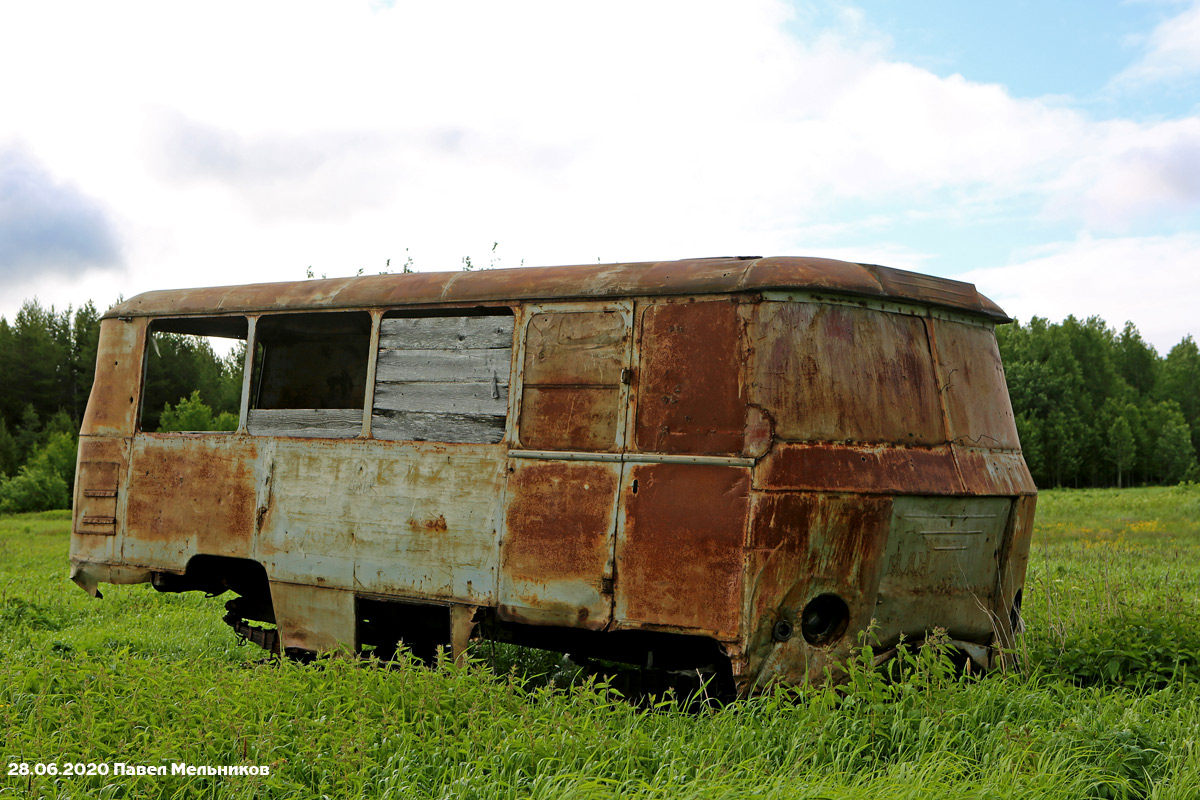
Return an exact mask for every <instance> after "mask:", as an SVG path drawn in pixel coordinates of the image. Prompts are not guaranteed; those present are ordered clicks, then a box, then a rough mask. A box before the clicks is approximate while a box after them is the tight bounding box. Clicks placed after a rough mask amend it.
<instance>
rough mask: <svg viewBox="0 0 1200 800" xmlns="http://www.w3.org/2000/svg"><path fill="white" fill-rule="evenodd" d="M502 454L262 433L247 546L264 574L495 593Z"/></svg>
mask: <svg viewBox="0 0 1200 800" xmlns="http://www.w3.org/2000/svg"><path fill="white" fill-rule="evenodd" d="M504 466H505V458H504V450H503V448H502V447H500V446H499V445H468V444H458V445H437V444H419V443H416V444H415V443H399V442H396V443H393V442H374V441H341V442H339V441H330V440H304V439H278V440H273V441H270V442H269V444H268V445H267V446H265V447H264V448H262V452H261V453H260V456H259V461H258V464H257V465H256V477H257V481H258V484H257V487H258V512H257V517H258V527H259V530H258V534H257V536H256V537H255V551H254V558H255V559H256V560H258V561H260V562H261V563H262V564H263V565H264V567H266V569H267V573H268V574H269V575H270V576H271V577H272V579H275V580H284V581H292V582H312V581H314V580H316V581H318V582H321V583H323V584H324V585H326V586H332V587H337V588H343V589H352V590H355V591H360V592H369V593H373V594H379V595H385V596H399V597H409V598H425V599H436V600H458V601H461V602H464V603H471V604H483V603H491V602H494V601H495V595H496V558H497V556H496V552H497V539H498V535H497V534H498V530H497V528H498V524H499V513H500V498H501V487H502V485H503V480H504V479H503V475H504Z"/></svg>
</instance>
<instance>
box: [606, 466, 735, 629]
mask: <svg viewBox="0 0 1200 800" xmlns="http://www.w3.org/2000/svg"><path fill="white" fill-rule="evenodd" d="M749 490H750V474H749V470H748V469H744V468H738V467H719V466H696V465H691V464H627V465H626V472H625V476H624V478H623V480H622V490H621V495H622V506H623V509H622V514H623V520H622V521H623V524H621V525H620V526H619V528H618V531H617V550H616V563H617V571H616V598H615V608H614V621H615V624H616V625H617V626H618V627H636V626H638V625H642V624H644V625H649V626H650V627H652V628H671V629H677V630H685V631H688V632H694V633H707V634H709V635H712V636H715V637H717V638H734V637H736V636H737V635H738V632H739V629H740V618H741V602H742V596H741V595H742V550H743V544H744V541H745V536H746V522H747V515H748V513H749V505H750V497H749Z"/></svg>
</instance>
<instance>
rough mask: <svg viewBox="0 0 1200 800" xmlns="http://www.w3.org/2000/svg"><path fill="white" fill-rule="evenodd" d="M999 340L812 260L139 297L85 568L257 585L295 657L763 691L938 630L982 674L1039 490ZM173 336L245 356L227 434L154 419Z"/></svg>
mask: <svg viewBox="0 0 1200 800" xmlns="http://www.w3.org/2000/svg"><path fill="white" fill-rule="evenodd" d="M1007 321H1008V319H1007V317H1005V315H1004V313H1003V312H1002V311H1001V310H1000V309H999V308H998V307H997V306H996V305H995V304H993V303H992V302H991V301H989V300H988V299H987V298H985V297H983V296H981V295H979V294H978V293H977V292H976V291H975V288H974V287H973V286H971V285H970V284H965V283H959V282H956V281H951V280H945V279H939V278H933V277H929V276H924V275H917V274H914V273H908V272H902V271H899V270H893V269H888V268H884V267H878V266H872V265H862V264H853V263H846V262H840V261H832V260H827V259H809V258H757V257H755V258H718V259H697V260H691V261H676V262H660V263H639V264H609V265H591V266H577V267H546V268H526V269H512V270H489V271H482V272H461V273H440V274H434V273H418V274H408V275H382V276H372V277H361V278H349V279H343V280H310V281H303V282H296V283H280V284H260V285H251V286H236V287H224V288H214V289H198V290H187V291H160V292H150V293H146V294H142V295H139V296H137V297H134V298H133V299H131V300H127V301H125V302H123V303H121V304H120V305H118V306H116V307H114V308H113V309H111V310H110V311H109V312H108V313H107V314H106V315H105V317H104V319H103V320H102V322H101V334H100V349H99V357H98V364H97V369H96V378H95V384H94V386H93V389H92V394H91V398H90V401H89V403H88V408H87V414H86V417H85V419H84V423H83V429H82V432H81V438H80V449H79V464H78V473H77V480H76V489H75V503H74V523H73V524H74V530H73V536H72V540H71V564H72V577H73V579H74V580H75V581H76V582H77V583H78V584H79V585H80V586H81V587H83V588H84V589H86V590H88V591H89V592H91V593H93V594H97V593H98V592H97V584H98V583H102V582H107V583H136V582H147V581H148V582H152V583H153V584H154V586H155V587H156V588H158V589H160V590H164V591H185V590H204V591H208V592H222V591H225V590H226V589H230V590H233V591H234V592H236V593H237V597H236V598H235V599H234V600H233V601H232V602H230V603H229V604H228V605H227V608H229V610H230V611H229V616H228V617H227V618H226V619H227V621H228V622H229V623H230V624H231V625H233V626H234V628H235V629H236V630H237V631H238V632H239V633H241V634H242V635H244V636H246V637H248V638H251V639H253V640H254V641H256V642H257V643H259V644H262V645H263V646H265V647H268V648H271V649H277V650H286V651H288V652H291V653H294V654H295V653H305V652H319V651H326V650H330V649H334V648H338V647H343V646H344V647H347V648H351V649H353V648H360V647H362V646H364V645H367V644H373V645H375V646H377V647H379V648H383V650H384V651H385V652H386V651H388V649H389V648H390V647H391V646H394V644H395V642H396V641H397V640H403V642H404V643H405V644H408V645H411V646H413V647H414V648H417V649H419V648H429V647H431V646H432V645H435V644H446V645H449V646H451V647H452V648H453V651H454V652H455V653H458V652H461V650H462V648H463V646H464V645H465V644H466V642H467V640H468V639H469V638H470V637H472V636H484V637H488V638H496V639H501V640H509V641H514V642H518V643H522V644H531V645H535V646H539V647H545V648H549V649H555V650H561V651H564V652H570V653H572V654H577V655H580V656H584V657H587V656H596V657H602V658H605V659H611V660H617V661H627V662H630V663H638V664H642V665H643V666H644V665H647V664H653V665H654V666H655V667H660V668H663V669H667V670H671V669H678V670H683V669H703V668H714V667H715V668H717V669H719V670H722V671H723V672H724V674H725V676H726V677H727V678H728V681H729V683H730V685H731V686H733V687H736V690H737V691H738V692H739V693H746V692H749V691H753V690H755V689H756V688H758V687H762V686H764V685H766V684H768V683H770V682H773V681H783V682H789V683H800V682H804V681H806V680H820V679H822V678H823V676H824V674H825V670H826V668H827V667H836V665H837V664H838V663H840V662H841V661H843V660H844V659H845V658H846V656H847V655H848V654H849V652H850V651H851V649H852V648H854V647H855V646H856V645H858V644H859V643H861V642H863V641H870V642H871V643H872V644H874V645H875V646H876V647H877V648H882V649H885V650H886V649H887V648H889V647H892V646H894V645H895V644H896V642H897V641H899V639H900V638H901V636H902V635H903V636H905V637H906V638H908V639H909V640H913V639H917V640H919V639H921V638H922V637H924V636H926V634H927V633H928V632H929V631H931V630H933V629H934V628H942V629H944V630H945V631H947V635H948V636H949V637H950V639H952V640H953V641H954V642H955V645H956V646H957V647H959V648H960V650H961V651H962V652H964V653H965V654H966V655H968V656H969V657H970V658H971V660H972V661H974V662H975V663H976V664H978V665H979V666H984V667H986V666H988V665H990V664H991V663H992V662H993V660H994V659H995V658H996V657H997V652H998V651H997V646H1001V645H1007V644H1009V643H1011V637H1012V636H1013V633H1014V628H1015V627H1017V626H1018V625H1019V609H1020V602H1021V590H1022V586H1023V583H1024V577H1025V567H1026V561H1027V558H1028V550H1029V536H1030V531H1031V527H1032V521H1033V511H1034V504H1035V500H1036V490H1035V488H1034V486H1033V483H1032V480H1031V478H1030V475H1029V472H1028V470H1027V469H1026V466H1025V463H1024V460H1023V459H1022V456H1021V451H1020V446H1019V443H1018V441H1017V433H1016V428H1015V426H1014V420H1013V413H1012V409H1011V406H1010V403H1009V398H1008V393H1007V389H1006V385H1005V381H1004V375H1003V371H1002V367H1001V364H1000V358H999V354H998V351H997V347H996V341H995V336H994V332H993V329H994V325H995V324H997V323H1004V322H1007ZM153 331H166V332H174V333H197V334H212V333H216V334H219V335H225V336H231V337H235V338H240V339H243V340H246V341H248V343H249V346H248V347H247V355H246V365H245V377H244V383H243V389H242V397H241V409H240V414H239V425H238V429H237V431H236V432H231V433H212V432H206V433H156V432H149V431H144V430H141V429H140V426H139V419H140V406H141V405H142V396H143V393H144V391H143V380H144V377H143V376H144V370H145V366H144V361H145V360H146V358H147V352H148V340H149V337H150V336H151V333H152V332H153ZM255 622H265V623H269V624H271V623H273V624H274V626H275V627H274V628H273V629H272V628H270V627H263V626H260V625H256V624H253V623H255ZM864 637H866V638H864Z"/></svg>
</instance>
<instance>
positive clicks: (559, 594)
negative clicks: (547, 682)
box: [500, 461, 620, 629]
mask: <svg viewBox="0 0 1200 800" xmlns="http://www.w3.org/2000/svg"><path fill="white" fill-rule="evenodd" d="M619 469H620V467H619V465H616V464H600V463H587V462H554V461H551V462H543V463H539V462H526V463H518V464H515V465H514V471H513V472H512V473H511V474H510V475H509V480H508V494H507V497H508V507H507V510H506V513H505V523H504V527H505V533H504V541H503V545H502V546H501V555H500V573H501V577H500V585H501V601H502V612H504V613H503V616H505V617H507V618H510V619H517V620H521V621H532V622H535V623H537V624H560V625H579V626H581V627H585V628H593V629H594V628H601V627H603V626H604V625H605V624H606V623H607V622H608V619H609V604H610V600H611V598H610V597H609V596H608V594H607V593H606V592H605V591H604V588H605V587H604V579H605V578H606V577H609V576H610V575H611V566H610V561H611V559H612V549H613V548H612V542H613V528H614V505H615V503H616V497H617V485H618V481H619Z"/></svg>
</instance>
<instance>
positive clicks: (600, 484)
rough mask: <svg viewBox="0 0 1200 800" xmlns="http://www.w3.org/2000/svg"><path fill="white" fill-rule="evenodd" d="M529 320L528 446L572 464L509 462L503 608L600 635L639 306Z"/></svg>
mask: <svg viewBox="0 0 1200 800" xmlns="http://www.w3.org/2000/svg"><path fill="white" fill-rule="evenodd" d="M527 313H528V317H527V318H526V321H525V324H524V326H523V333H524V341H523V345H524V347H523V354H522V356H521V359H522V360H521V367H522V369H521V374H520V376H519V384H520V393H521V394H520V409H521V411H520V421H519V425H518V428H519V440H520V446H521V447H522V448H527V449H529V450H540V451H547V450H550V451H563V452H564V457H563V458H562V459H558V458H554V456H553V454H550V453H545V454H541V453H539V454H537V455H536V456H535V457H531V458H510V459H509V467H508V489H507V494H506V501H505V506H506V507H505V515H504V535H503V538H502V540H501V545H500V609H499V613H500V616H501V617H502V618H504V619H509V620H513V621H517V622H524V623H529V624H534V625H564V626H572V627H584V628H591V629H599V628H603V627H605V626H606V625H607V624H608V623H609V621H610V619H611V616H612V577H613V572H612V559H613V547H614V536H615V531H616V515H617V510H616V506H617V494H618V491H619V484H620V480H621V464H620V462H619V458H620V456H619V455H617V454H618V453H619V452H620V451H621V450H622V449H623V448H624V446H625V418H626V416H627V414H626V409H627V406H628V403H629V385H628V382H627V381H628V375H629V373H628V368H629V361H630V357H631V352H632V347H633V341H632V336H631V328H632V321H633V306H632V304H631V303H628V302H619V303H606V304H598V303H570V304H558V305H545V306H533V307H529V308H528V309H527ZM567 453H569V454H570V455H569V456H567V455H566V454H567ZM593 453H594V454H596V455H595V456H594V458H589V454H593ZM543 455H544V456H546V457H542V456H543Z"/></svg>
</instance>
